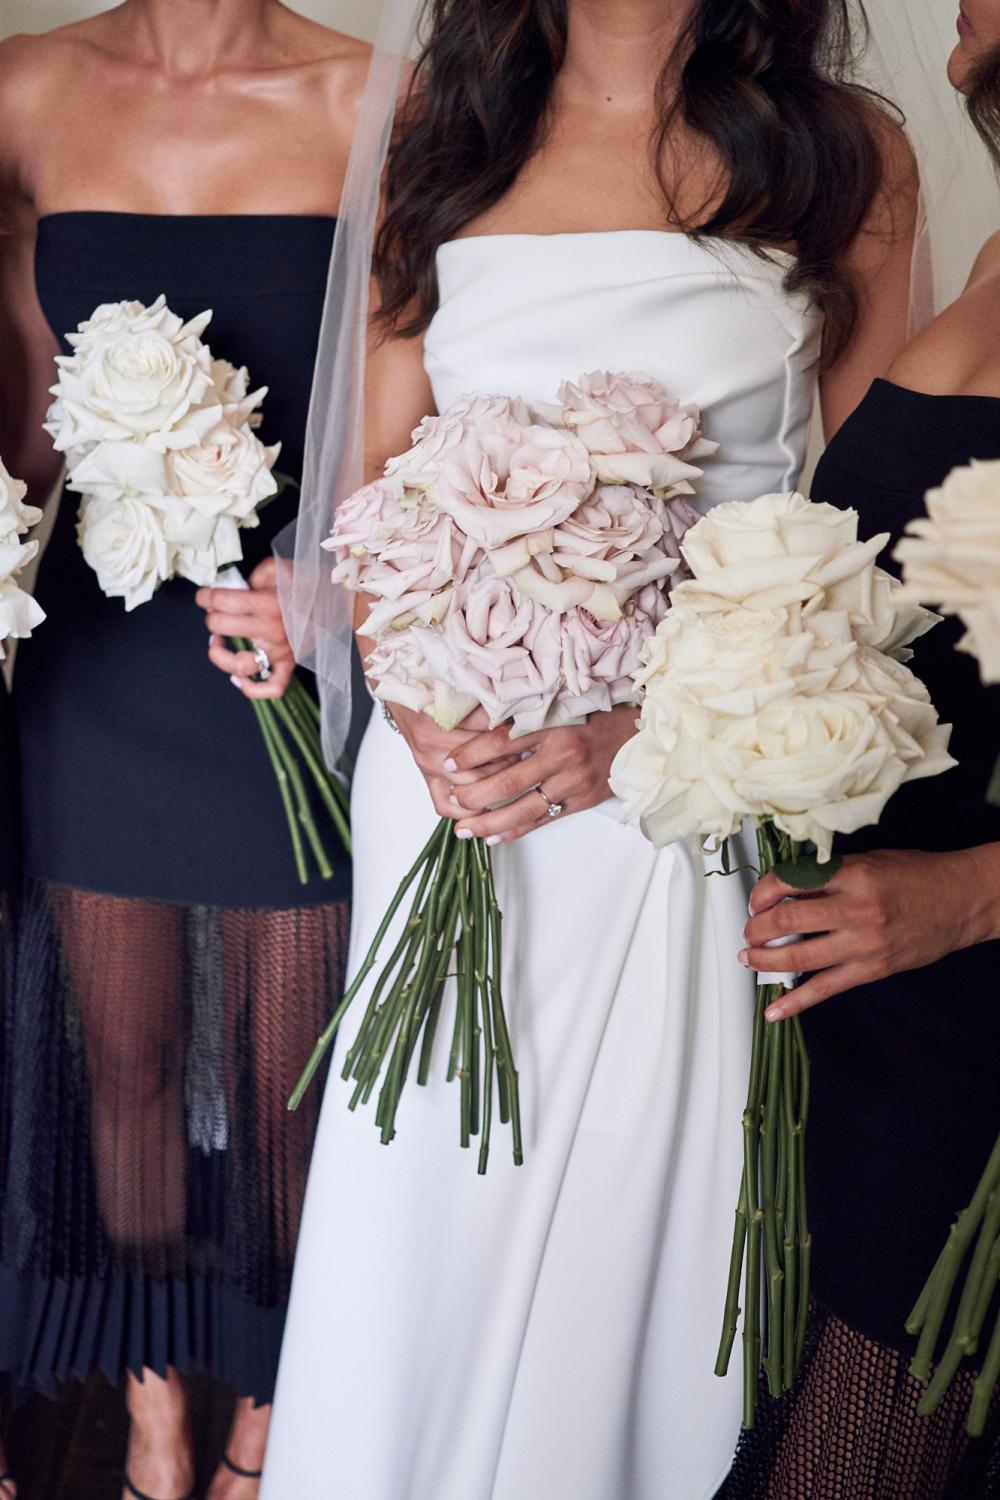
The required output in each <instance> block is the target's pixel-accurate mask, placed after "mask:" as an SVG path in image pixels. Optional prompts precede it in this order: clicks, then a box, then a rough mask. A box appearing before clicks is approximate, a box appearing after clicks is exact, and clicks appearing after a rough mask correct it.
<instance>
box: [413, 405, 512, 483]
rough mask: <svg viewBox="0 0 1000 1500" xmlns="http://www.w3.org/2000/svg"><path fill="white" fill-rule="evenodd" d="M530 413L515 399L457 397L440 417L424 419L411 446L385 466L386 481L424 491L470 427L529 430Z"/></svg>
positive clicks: (414, 435)
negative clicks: (400, 483)
mask: <svg viewBox="0 0 1000 1500" xmlns="http://www.w3.org/2000/svg"><path fill="white" fill-rule="evenodd" d="M531 421H532V418H531V411H530V409H529V407H528V406H527V404H526V403H525V402H524V401H522V400H520V399H519V398H511V397H509V396H459V397H458V398H457V400H455V401H453V402H452V403H451V405H450V406H449V407H448V409H447V411H445V412H443V413H442V414H441V415H440V416H430V417H424V419H423V421H422V422H421V423H420V425H419V426H418V427H416V428H415V429H414V431H413V434H412V446H411V447H410V448H409V449H408V451H407V452H406V453H403V454H401V455H400V457H398V458H391V459H390V460H389V462H388V464H387V465H386V469H385V474H386V478H387V479H396V480H400V481H401V482H402V483H404V484H406V485H408V486H410V487H412V488H415V489H419V488H423V487H425V486H426V485H427V484H428V483H429V482H430V481H431V480H432V479H433V478H434V476H435V475H436V474H438V473H439V472H440V469H441V465H442V464H443V462H444V460H445V458H446V457H447V455H448V454H449V453H450V452H451V451H452V449H454V448H458V447H460V446H461V445H462V443H463V442H464V440H465V437H466V434H467V433H468V431H469V428H470V427H474V428H477V429H484V428H490V427H496V426H498V425H501V424H508V423H511V422H513V423H515V424H516V425H517V426H520V427H530V426H531Z"/></svg>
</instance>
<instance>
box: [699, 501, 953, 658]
mask: <svg viewBox="0 0 1000 1500" xmlns="http://www.w3.org/2000/svg"><path fill="white" fill-rule="evenodd" d="M888 540H889V537H888V533H886V534H884V535H881V536H876V537H873V538H872V539H871V540H870V541H868V542H861V541H859V540H858V516H857V512H856V511H854V510H840V509H838V508H837V507H836V506H833V505H826V504H821V503H816V502H814V501H811V500H807V499H806V498H805V496H804V495H800V494H797V493H789V494H778V495H762V496H761V497H760V498H759V499H757V500H752V501H750V502H748V503H746V504H743V503H741V502H733V503H730V504H727V505H720V506H717V507H716V508H715V509H714V510H712V511H710V512H709V513H708V515H707V516H704V517H703V518H702V519H701V520H700V521H699V522H698V524H697V525H696V526H694V527H692V529H691V530H690V531H689V532H688V533H687V535H686V536H685V537H684V540H683V543H682V545H681V551H682V553H683V555H684V558H685V561H686V562H687V565H688V567H689V569H690V571H691V574H692V579H691V581H689V582H685V583H683V584H681V585H679V587H678V590H677V596H678V599H680V600H683V601H684V602H685V603H688V604H690V605H692V607H693V608H696V609H700V610H704V611H711V610H716V609H730V608H732V607H733V606H734V605H741V606H743V607H745V608H747V609H771V608H774V607H782V606H796V607H798V608H800V609H801V610H802V611H803V613H804V614H806V615H808V614H811V613H813V612H816V611H820V610H826V611H829V612H836V613H842V614H843V615H845V616H846V618H847V620H848V621H849V624H850V627H851V630H852V632H853V634H854V636H855V638H856V639H857V640H859V641H861V642H864V643H865V644H866V645H870V646H873V647H875V648H876V649H877V650H884V651H892V653H893V654H894V655H897V656H898V657H899V658H900V659H904V658H905V656H906V654H907V652H906V647H907V646H908V645H909V643H910V642H911V641H913V640H915V639H916V637H917V636H919V635H922V634H923V633H924V632H925V631H927V630H929V629H930V628H931V626H932V625H933V624H934V620H935V617H934V616H933V615H931V614H930V613H929V612H928V611H926V610H923V609H919V608H915V607H914V606H913V605H912V603H911V602H910V601H908V600H907V599H906V598H905V597H904V595H903V594H902V591H901V589H900V586H899V584H898V582H897V581H896V580H895V579H893V578H891V577H890V576H889V574H887V573H885V572H883V571H882V570H881V569H880V568H877V567H876V566H875V560H876V558H877V557H878V555H879V553H880V552H881V551H882V549H883V548H884V547H885V545H886V543H887V541H888Z"/></svg>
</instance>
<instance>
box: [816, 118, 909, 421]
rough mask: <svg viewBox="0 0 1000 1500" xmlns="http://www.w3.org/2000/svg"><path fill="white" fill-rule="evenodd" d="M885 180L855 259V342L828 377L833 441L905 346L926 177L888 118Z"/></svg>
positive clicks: (824, 384) (827, 414)
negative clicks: (922, 182)
mask: <svg viewBox="0 0 1000 1500" xmlns="http://www.w3.org/2000/svg"><path fill="white" fill-rule="evenodd" d="M880 129H881V131H882V134H883V138H884V158H885V183H884V186H883V188H882V191H881V193H880V195H879V198H878V201H877V203H876V205H875V208H874V209H873V211H872V213H871V216H870V218H869V220H868V223H867V224H866V225H865V228H864V229H863V230H862V232H861V234H860V235H859V236H858V239H857V240H856V241H855V244H854V248H853V250H852V252H851V255H850V261H849V267H850V270H851V272H852V274H853V277H854V283H855V286H856V288H857V294H858V322H857V326H856V328H855V331H854V336H853V338H852V339H851V342H850V345H849V347H848V348H847V349H846V350H845V352H844V353H843V354H842V355H841V357H840V358H839V359H838V360H837V363H836V364H835V365H833V366H832V367H831V369H829V370H828V371H827V372H826V373H825V375H824V376H823V378H822V381H821V385H820V395H821V400H822V409H823V428H824V431H825V434H826V439H827V442H829V440H830V439H831V438H832V437H833V435H834V433H835V432H836V431H837V430H838V428H840V427H842V426H843V424H844V422H846V420H847V418H848V417H849V416H850V415H851V413H852V412H853V411H854V410H855V409H856V408H857V407H858V406H859V405H860V404H861V402H862V400H863V399H864V397H865V396H866V395H867V393H868V390H869V388H870V386H871V384H872V381H873V380H876V379H878V378H879V377H880V376H883V375H885V374H886V372H887V370H888V369H889V367H890V365H891V364H892V362H893V360H894V359H895V358H896V356H897V355H898V354H899V353H900V351H901V350H902V349H903V348H904V347H905V345H906V341H907V335H908V331H909V314H910V287H911V276H912V268H913V246H914V239H915V235H916V225H917V209H918V199H919V190H920V183H919V177H918V174H917V168H916V163H915V161H914V157H913V153H912V151H911V149H910V145H909V142H908V141H907V139H906V136H905V135H904V134H903V132H902V130H901V129H899V128H898V127H897V126H895V125H892V124H891V123H890V122H886V123H885V124H884V125H881V126H880Z"/></svg>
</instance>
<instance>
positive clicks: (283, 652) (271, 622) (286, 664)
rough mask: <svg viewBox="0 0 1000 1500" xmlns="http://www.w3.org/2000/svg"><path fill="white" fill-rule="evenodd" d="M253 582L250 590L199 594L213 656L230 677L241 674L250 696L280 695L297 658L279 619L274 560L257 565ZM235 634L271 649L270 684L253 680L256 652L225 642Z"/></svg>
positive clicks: (202, 591) (257, 665)
mask: <svg viewBox="0 0 1000 1500" xmlns="http://www.w3.org/2000/svg"><path fill="white" fill-rule="evenodd" d="M249 582H250V588H249V589H248V590H244V589H199V590H198V592H197V594H195V596H194V597H195V603H196V604H198V605H200V607H201V608H202V609H203V610H204V611H205V625H206V627H207V628H208V631H209V634H210V639H209V644H208V656H209V660H210V661H211V662H212V663H213V665H214V666H216V667H218V669H219V671H220V672H225V673H226V675H227V676H228V677H238V678H240V686H241V688H242V690H243V692H244V693H245V694H246V696H247V697H248V698H281V697H283V695H284V694H285V692H286V691H287V688H288V684H289V683H290V682H291V680H292V673H293V672H294V671H295V657H294V655H293V653H292V648H291V645H290V644H289V641H288V636H287V635H286V634H285V622H284V620H283V619H282V617H281V605H280V604H279V602H278V585H277V566H276V564H275V562H274V559H273V558H270V557H269V558H267V559H266V561H264V562H262V563H261V564H260V566H259V567H257V568H255V569H254V571H253V572H252V573H251V575H250V579H249ZM234 635H238V636H246V637H247V639H248V640H251V641H253V643H254V645H255V646H260V647H261V648H262V649H263V650H264V651H266V652H267V658H268V661H269V662H270V663H271V675H270V677H269V678H268V679H267V681H266V682H257V681H255V680H254V679H255V678H256V677H257V676H258V674H259V673H260V662H259V661H258V660H257V658H256V656H255V655H254V653H253V652H252V651H231V650H230V649H229V647H228V646H227V645H226V638H227V637H230V636H234Z"/></svg>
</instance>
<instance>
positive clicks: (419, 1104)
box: [262, 231, 820, 1500]
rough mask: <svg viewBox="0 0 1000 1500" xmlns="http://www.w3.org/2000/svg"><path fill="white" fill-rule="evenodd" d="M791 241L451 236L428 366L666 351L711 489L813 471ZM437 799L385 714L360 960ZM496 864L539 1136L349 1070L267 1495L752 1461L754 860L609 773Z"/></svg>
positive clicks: (717, 494) (673, 1492)
mask: <svg viewBox="0 0 1000 1500" xmlns="http://www.w3.org/2000/svg"><path fill="white" fill-rule="evenodd" d="M784 269H785V263H784V262H782V263H781V264H780V265H771V264H768V263H766V262H763V261H760V260H758V259H757V258H755V257H754V256H753V255H752V254H750V253H749V252H748V251H746V250H743V249H740V248H733V247H731V246H724V245H721V244H715V245H710V246H705V245H696V244H694V243H692V242H691V241H689V240H687V239H686V238H683V237H681V236H677V235H669V234H658V233H645V232H631V231H629V232H625V233H614V234H607V233H600V234H580V235H568V236H567V235H560V236H553V237H538V236H530V235H524V236H521V235H514V236H506V235H504V236H499V237H495V238H484V239H468V240H460V241H457V242H454V243H451V244H448V245H445V246H444V247H443V248H442V249H441V251H440V253H439V270H440V282H441V306H440V311H439V312H438V314H437V316H436V317H435V318H434V321H433V323H432V325H431V327H430V328H429V330H428V333H427V339H426V362H427V369H428V372H429V374H430V376H431V378H432V381H433V385H434V393H435V398H436V400H437V402H438V404H439V406H441V407H443V406H444V405H446V404H447V403H448V402H450V401H451V400H453V398H454V397H456V396H457V395H459V394H461V393H463V392H466V391H479V392H496V393H504V394H519V395H523V396H526V397H528V398H529V399H547V400H551V399H552V398H553V397H554V395H555V392H556V389H557V387H558V386H559V384H560V382H561V381H562V380H564V379H566V378H570V377H576V376H577V375H579V374H582V373H584V372H586V371H589V370H593V369H596V368H603V369H610V370H645V371H649V372H651V373H652V374H654V375H656V376H657V377H658V378H659V379H660V380H662V381H663V382H664V383H665V385H666V386H667V387H668V389H669V390H670V391H671V392H673V393H675V394H676V395H677V396H678V397H680V398H682V399H683V400H685V401H696V402H698V403H699V405H700V406H701V407H702V409H703V412H704V425H705V430H706V433H707V435H708V436H710V437H712V438H714V439H715V440H716V441H717V442H718V443H720V445H721V448H720V452H719V454H718V457H717V458H715V459H712V460H710V461H709V466H708V470H707V472H706V474H705V478H704V480H703V481H702V482H701V487H700V488H701V504H702V505H704V506H709V505H712V504H715V503H717V502H719V501H721V500H733V499H741V500H742V499H751V498H752V497H754V496H755V495H758V494H762V493H766V492H768V491H773V490H779V489H787V488H791V487H794V485H795V483H796V481H797V480H798V476H799V472H800V469H801V467H802V464H803V461H804V455H805V451H806V444H807V437H808V430H809V423H810V415H811V409H812V402H813V395H814V373H813V371H814V365H815V360H816V356H817V353H818V343H819V337H820V326H819V321H818V319H817V317H816V316H815V314H814V313H813V312H812V311H811V310H810V309H809V307H808V306H807V305H806V304H805V303H804V301H803V300H802V299H800V298H798V297H795V296H788V295H787V294H786V293H785V292H784V290H783V288H782V275H783V271H784ZM434 821H435V814H434V811H433V808H432V806H431V803H430V799H429V797H428V794H427V791H426V788H425V785H424V782H423V779H422V777H421V776H420V774H419V772H418V771H417V769H416V767H415V766H414V764H413V762H412V760H411V759H410V755H409V752H408V750H407V748H406V745H405V743H404V741H403V740H402V739H401V738H399V737H398V736H395V735H393V734H392V732H391V731H390V730H389V729H388V728H387V727H386V725H385V724H384V722H383V720H382V717H381V715H378V714H376V715H375V716H374V717H373V718H372V721H371V727H370V729H369V730H368V733H367V736H366V738H365V740H364V745H363V748H362V751H361V754H360V757H359V761H358V767H357V778H356V781H355V786H354V844H355V849H356V851H357V852H356V859H355V879H356V885H355V909H354V930H353V942H352V960H353V962H354V963H355V964H356V963H357V962H358V961H359V958H360V956H361V955H362V954H363V953H364V951H365V950H366V949H367V947H368V944H369V942H370V940H371V937H372V935H373V932H374V929H375V927H376V926H377V924H378V922H379V920H380V918H381V916H382V914H383V912H384V910H385V907H386V905H387V903H388V901H389V900H390V898H391V897H392V895H393V892H394V890H395V887H396V885H397V883H398V881H399V878H400V876H401V874H402V873H403V871H404V869H405V868H407V867H408V866H409V864H410V863H411V862H412V859H413V857H414V855H415V853H416V851H417V850H418V849H419V848H420V847H421V846H422V844H423V843H424V841H425V840H426V838H427V837H428V835H429V833H430V830H431V828H432V826H433V823H434ZM496 868H497V877H498V885H499V891H500V899H501V904H502V907H503V912H504V961H505V969H506V974H505V994H506V997H507V1004H508V1008H509V1014H510V1018H511V1023H512V1034H513V1043H514V1050H515V1056H516V1058H517V1062H518V1065H519V1068H520V1074H521V1094H522V1100H523V1109H524V1126H525V1165H524V1166H523V1167H521V1168H520V1169H516V1168H514V1166H513V1165H512V1163H511V1160H510V1156H509V1152H508V1150H507V1146H508V1138H507V1132H506V1131H505V1130H504V1129H503V1128H502V1127H500V1126H499V1125H497V1126H496V1127H495V1129H494V1146H493V1152H492V1156H491V1160H490V1168H489V1173H488V1175H487V1176H486V1177H485V1178H480V1177H478V1176H477V1175H476V1165H475V1160H474V1159H473V1156H472V1155H471V1154H470V1153H468V1152H463V1151H461V1150H460V1149H459V1146H458V1101H457V1099H456V1096H455V1087H456V1085H449V1084H447V1083H446V1082H445V1081H444V1072H445V1067H444V1059H443V1058H441V1057H440V1056H439V1057H438V1059H437V1064H436V1066H435V1068H434V1070H433V1073H432V1080H431V1083H430V1086H429V1087H427V1088H426V1089H421V1088H418V1087H417V1086H416V1084H415V1083H414V1082H411V1083H410V1084H409V1085H408V1088H407V1093H406V1095H405V1096H404V1103H403V1105H402V1108H401V1110H400V1114H399V1120H398V1136H397V1139H396V1140H395V1142H394V1143H393V1144H392V1146H391V1147H388V1148H386V1147H383V1146H382V1145H380V1143H379V1141H378V1137H377V1134H376V1130H375V1126H374V1120H373V1114H372V1110H371V1109H364V1108H362V1109H359V1111H358V1112H357V1114H354V1115H352V1114H349V1113H348V1110H347V1104H346V1094H347V1091H346V1086H345V1085H343V1084H342V1083H341V1082H340V1079H339V1075H338V1074H337V1073H336V1071H335V1072H334V1074H333V1075H331V1077H332V1081H331V1083H330V1085H329V1087H328V1091H327V1096H326V1101H325V1104H324V1107H323V1117H322V1123H321V1126H320V1131H319V1137H318V1140H317V1144H316V1150H315V1156H314V1160H313V1165H312V1174H311V1177H310V1183H309V1191H308V1196H307V1201H306V1208H305V1218H304V1223H303V1229H302V1236H301V1241H300V1246H299V1254H298V1263H297V1267H296V1271H295V1280H294V1287H293V1291H292V1299H291V1308H290V1313H289V1319H288V1326H287V1333H286V1337H285V1346H284V1353H283V1356H282V1362H281V1370H280V1375H279V1379H278V1388H277V1399H276V1404H275V1410H274V1420H273V1425H272V1430H271V1438H270V1444H269V1448H268V1457H267V1464H266V1470H265V1478H264V1483H263V1489H262V1497H263V1500H711V1497H712V1496H713V1495H714V1494H715V1491H716V1489H717V1488H718V1486H719V1485H720V1484H721V1482H722V1480H723V1478H724V1477H725V1475H726V1473H727V1471H728V1469H729V1466H730V1463H731V1459H732V1455H733V1452H734V1448H735V1444H736V1440H737V1437H738V1432H739V1425H740V1403H741V1375H740V1368H739V1366H740V1360H739V1358H738V1357H735V1358H734V1359H733V1362H732V1368H731V1372H730V1376H729V1378H728V1379H727V1380H719V1379H717V1378H716V1376H715V1375H714V1374H713V1364H714V1359H715V1351H716V1345H717V1341H718V1336H719V1332H720V1327H721V1320H722V1309H723V1301H724V1292H725V1281H726V1271H727V1266H728V1260H729V1248H730V1243H731V1236H732V1220H733V1210H734V1207H735V1203H736V1197H737V1195H738V1189H739V1179H740V1164H741V1163H740V1152H741V1132H740V1117H741V1111H742V1108H743V1102H744V1096H745V1089H746V1076H747V1064H748V1058H749V1043H750V1035H749V1033H750V1018H751V1011H752V988H751V980H750V978H749V976H748V975H747V974H746V972H745V971H744V970H743V969H741V968H740V967H739V965H738V964H737V962H736V953H737V951H738V948H739V947H740V946H741V945H740V932H741V929H742V926H743V923H744V922H745V920H746V890H745V887H744V885H743V883H742V882H741V881H740V880H739V879H736V878H733V879H728V880H727V879H711V880H707V879H706V878H705V865H704V861H703V858H702V856H701V854H700V853H699V851H698V849H697V848H696V847H695V845H694V844H693V843H692V844H690V845H678V846H675V847H674V848H671V849H667V850H665V851H663V852H662V853H659V854H657V853H656V852H654V851H653V849H651V848H650V846H649V845H648V844H647V843H646V842H645V841H644V840H643V838H642V837H641V835H640V834H639V833H638V832H637V831H635V830H634V829H632V828H629V827H626V826H623V824H622V823H621V820H620V817H619V815H618V812H617V804H615V803H613V802H609V803H608V804H606V805H605V806H604V807H602V808H600V809H595V810H594V811H591V812H588V813H583V814H578V815H576V816H573V817H568V818H566V820H565V821H564V822H559V823H556V824H554V825H553V826H551V827H547V828H546V829H545V830H544V831H541V832H539V833H537V834H533V835H531V836H530V837H528V838H527V839H525V840H523V841H521V842H520V843H518V844H514V845H510V846H506V847H504V848H502V849H501V850H499V851H498V856H497V859H496ZM387 951H388V949H387ZM359 1017H360V1009H359V1010H358V1016H357V1017H356V1018H355V1020H354V1021H351V1020H349V1021H348V1023H347V1025H346V1033H347V1035H348V1036H351V1035H353V1029H354V1026H355V1025H356V1021H357V1019H358V1018H359ZM447 1030H448V1028H446V1027H445V1026H442V1027H441V1028H440V1029H439V1036H438V1041H439V1052H440V1049H441V1048H447V1046H448V1044H449V1041H450V1037H446V1036H445V1032H446V1031H447Z"/></svg>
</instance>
